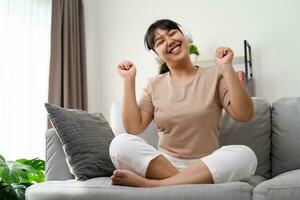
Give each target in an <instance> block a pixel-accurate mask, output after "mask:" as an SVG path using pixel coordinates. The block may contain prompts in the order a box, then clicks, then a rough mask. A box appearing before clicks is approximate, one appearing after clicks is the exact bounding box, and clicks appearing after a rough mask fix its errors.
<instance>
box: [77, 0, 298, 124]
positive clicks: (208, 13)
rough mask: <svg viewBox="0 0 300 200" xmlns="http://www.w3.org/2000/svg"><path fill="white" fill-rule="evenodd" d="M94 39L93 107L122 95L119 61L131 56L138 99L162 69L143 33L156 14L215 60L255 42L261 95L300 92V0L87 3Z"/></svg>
mask: <svg viewBox="0 0 300 200" xmlns="http://www.w3.org/2000/svg"><path fill="white" fill-rule="evenodd" d="M83 2H84V7H85V10H84V11H85V25H86V40H87V46H86V49H87V73H88V99H89V100H88V101H89V102H88V103H89V111H91V112H96V111H97V112H103V113H104V115H105V117H106V118H107V119H108V120H110V106H111V104H112V102H113V101H115V100H121V99H122V89H123V85H122V80H121V78H120V77H119V75H118V74H117V71H116V64H117V63H118V62H119V61H121V60H124V59H128V60H131V61H132V62H134V63H135V65H136V67H137V78H136V94H137V98H139V96H140V94H141V90H142V88H143V87H144V86H145V84H146V80H147V78H149V77H152V76H154V75H155V74H157V67H156V66H155V64H154V63H153V62H152V61H151V60H150V59H149V58H148V57H147V55H146V52H145V50H144V47H143V37H144V34H145V32H146V29H147V28H148V26H149V25H150V24H151V23H152V22H154V21H155V20H157V19H161V18H169V19H172V20H174V21H177V22H179V23H181V24H183V25H185V26H186V27H187V28H188V29H189V30H190V32H191V33H192V35H193V38H194V43H195V44H196V45H197V46H198V48H199V50H200V54H201V57H200V58H203V59H205V58H213V57H214V53H215V50H216V48H217V47H218V46H228V47H231V48H232V49H233V51H234V52H235V55H243V40H244V39H246V40H247V41H248V42H249V43H250V45H251V47H252V59H253V76H254V84H255V92H256V96H258V97H264V98H267V99H268V100H269V101H270V102H273V101H275V100H276V99H278V98H281V97H291V96H300V84H299V74H300V64H299V63H300V56H299V55H298V53H299V47H300V39H299V35H300V21H299V19H300V13H299V12H298V8H299V7H300V2H299V1H297V0H286V1H279V0H278V1H274V0H273V1H272V0H265V1H260V0H252V1H237V0H236V1H234V0H212V1H204V0H186V1H176V0H164V1H161V0H143V1H141V0H84V1H83Z"/></svg>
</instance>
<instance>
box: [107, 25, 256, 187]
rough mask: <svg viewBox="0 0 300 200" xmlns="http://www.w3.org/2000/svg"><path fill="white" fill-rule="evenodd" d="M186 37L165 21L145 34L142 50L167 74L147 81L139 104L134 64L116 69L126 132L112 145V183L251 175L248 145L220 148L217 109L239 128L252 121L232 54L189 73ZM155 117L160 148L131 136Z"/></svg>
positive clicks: (224, 51) (225, 51) (222, 52)
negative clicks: (144, 49)
mask: <svg viewBox="0 0 300 200" xmlns="http://www.w3.org/2000/svg"><path fill="white" fill-rule="evenodd" d="M188 37H189V36H188V35H187V33H186V32H185V31H184V30H183V28H182V26H180V25H178V24H177V23H175V22H173V21H171V20H158V21H156V22H155V23H153V24H152V25H151V26H150V27H149V28H148V30H147V33H146V35H145V43H146V46H147V49H148V50H152V51H153V52H152V53H155V54H156V56H158V57H157V59H159V61H161V63H164V64H163V66H162V67H164V68H165V70H161V72H162V74H159V75H157V76H155V77H153V78H151V79H149V81H148V84H147V86H146V87H145V89H144V91H143V95H142V97H141V99H140V101H139V103H137V101H136V97H135V76H136V68H135V66H134V64H133V63H132V62H130V61H122V62H121V63H120V64H118V72H119V74H120V75H121V77H122V78H123V80H124V97H123V98H124V99H123V113H122V118H123V123H124V126H125V129H126V131H127V132H128V133H129V134H121V135H118V136H116V137H115V138H114V139H113V141H112V143H111V145H110V156H111V159H112V161H113V163H114V165H115V167H116V169H117V170H115V171H114V173H113V175H112V176H111V178H112V183H113V184H117V185H127V186H136V187H154V186H162V185H175V184H196V183H224V182H230V181H241V180H247V179H249V178H250V177H251V176H252V175H253V174H254V172H255V170H256V165H257V160H256V156H255V154H254V152H253V151H252V150H251V149H250V148H249V147H246V146H244V145H230V146H223V147H221V148H219V142H218V131H219V123H220V117H221V111H222V108H224V109H225V110H226V111H227V113H228V114H229V115H230V116H231V117H232V118H234V119H235V120H237V121H241V122H246V121H248V120H250V119H251V117H252V115H253V102H252V100H251V98H250V97H249V95H248V94H247V92H246V91H245V89H244V88H243V86H242V85H241V83H240V81H239V79H238V76H237V75H236V72H235V70H234V68H233V66H232V59H233V51H232V50H231V49H230V48H227V47H219V48H218V49H217V50H216V57H215V60H216V65H217V66H216V67H210V68H203V67H195V66H193V64H192V62H191V60H190V57H189V53H188V47H189V38H188ZM166 71H167V72H166ZM163 72H165V73H163ZM153 119H154V121H155V122H156V125H157V126H158V131H159V133H158V134H159V144H158V150H157V149H155V148H153V147H152V146H150V145H148V144H147V143H146V142H145V141H144V140H143V139H141V138H139V137H137V136H135V135H136V134H138V133H141V132H142V131H143V130H145V128H146V127H147V126H148V125H149V123H150V122H151V121H152V120H153Z"/></svg>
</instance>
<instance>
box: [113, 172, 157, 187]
mask: <svg viewBox="0 0 300 200" xmlns="http://www.w3.org/2000/svg"><path fill="white" fill-rule="evenodd" d="M111 180H112V183H113V184H114V185H126V186H133V187H154V186H155V185H154V183H153V182H152V181H151V180H150V179H147V178H144V177H142V176H139V175H137V174H135V173H134V172H132V171H129V170H125V169H117V170H115V171H114V173H113V175H112V176H111Z"/></svg>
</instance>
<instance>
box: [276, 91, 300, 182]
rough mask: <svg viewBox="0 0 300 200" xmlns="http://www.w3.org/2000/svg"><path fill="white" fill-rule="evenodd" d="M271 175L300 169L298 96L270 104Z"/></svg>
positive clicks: (299, 106)
mask: <svg viewBox="0 0 300 200" xmlns="http://www.w3.org/2000/svg"><path fill="white" fill-rule="evenodd" d="M272 108H273V109H272V138H271V139H272V157H271V159H272V176H277V175H278V174H280V173H283V172H287V171H289V170H294V169H300V97H297V98H282V99H279V100H277V101H275V102H274V103H273V105H272Z"/></svg>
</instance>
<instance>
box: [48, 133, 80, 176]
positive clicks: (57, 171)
mask: <svg viewBox="0 0 300 200" xmlns="http://www.w3.org/2000/svg"><path fill="white" fill-rule="evenodd" d="M45 176H46V180H47V181H52V180H61V181H64V180H69V179H74V176H73V175H72V174H71V173H70V170H69V168H68V165H67V162H66V157H65V153H64V150H63V147H62V143H61V141H60V139H59V137H58V135H57V133H56V131H55V129H54V128H52V129H48V130H47V132H46V170H45Z"/></svg>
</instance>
